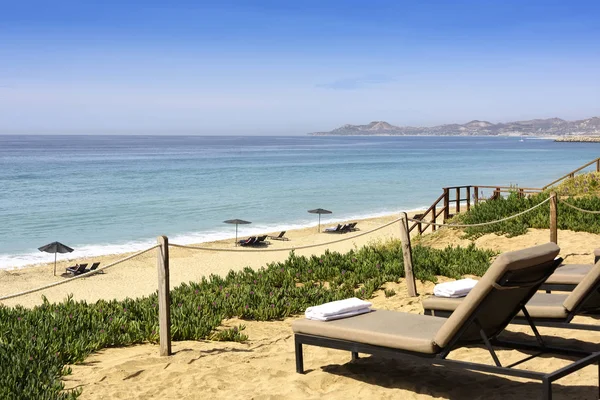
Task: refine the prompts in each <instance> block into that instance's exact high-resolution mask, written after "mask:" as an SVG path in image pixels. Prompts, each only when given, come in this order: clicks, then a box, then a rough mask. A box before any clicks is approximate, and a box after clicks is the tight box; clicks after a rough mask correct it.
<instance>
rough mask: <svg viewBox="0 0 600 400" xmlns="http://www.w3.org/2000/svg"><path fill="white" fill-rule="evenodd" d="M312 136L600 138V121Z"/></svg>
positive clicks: (354, 130)
mask: <svg viewBox="0 0 600 400" xmlns="http://www.w3.org/2000/svg"><path fill="white" fill-rule="evenodd" d="M309 135H312V136H328V135H341V136H351V135H390V136H402V135H432V136H433V135H437V136H444V135H447V136H450V135H452V136H454V135H461V136H471V135H478V136H486V135H487V136H513V135H523V136H567V135H577V136H595V135H598V136H600V118H598V117H592V118H588V119H582V120H579V121H565V120H563V119H560V118H549V119H532V120H530V121H516V122H506V123H498V124H493V123H491V122H488V121H477V120H474V121H471V122H467V123H466V124H446V125H438V126H432V127H416V126H394V125H391V124H388V123H387V122H384V121H373V122H371V123H370V124H367V125H344V126H341V127H339V128H337V129H334V130H332V131H330V132H315V133H309Z"/></svg>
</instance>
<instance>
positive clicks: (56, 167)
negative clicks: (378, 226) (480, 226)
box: [0, 136, 600, 268]
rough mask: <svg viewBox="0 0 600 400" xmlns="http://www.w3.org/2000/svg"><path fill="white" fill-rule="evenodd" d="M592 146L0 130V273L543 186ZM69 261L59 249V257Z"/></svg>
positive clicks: (584, 158)
mask: <svg viewBox="0 0 600 400" xmlns="http://www.w3.org/2000/svg"><path fill="white" fill-rule="evenodd" d="M598 156H600V145H599V144H594V143H555V142H553V141H549V140H535V139H524V140H523V141H521V140H520V139H519V138H515V137H510V138H505V137H503V138H483V137H309V136H306V137H299V136H279V137H206V136H190V137H167V136H164V137H156V136H125V137H124V136H76V137H74V136H0V188H1V191H0V238H1V239H0V268H9V267H16V266H22V265H25V264H31V263H37V262H47V261H51V260H52V255H49V254H46V253H40V252H38V251H37V247H39V246H41V245H43V244H46V243H49V242H52V241H55V240H58V241H61V242H63V243H65V244H67V245H69V246H71V247H74V248H75V249H76V251H75V252H74V253H71V254H70V255H68V256H67V257H70V258H76V257H82V256H93V255H100V254H107V253H117V252H125V251H132V250H136V249H142V248H146V247H148V246H149V245H151V244H154V243H155V240H156V239H155V238H156V236H158V235H163V234H165V235H168V236H169V238H170V240H171V241H172V242H177V243H198V242H203V241H210V240H216V239H223V238H227V237H233V235H234V234H235V227H234V226H231V225H227V224H224V223H223V221H224V220H226V219H232V218H241V219H245V220H248V221H252V224H251V225H244V226H240V228H239V229H240V230H239V234H240V236H243V235H249V234H254V233H261V232H268V231H269V232H270V231H277V230H280V229H281V230H283V229H293V228H299V227H305V226H309V225H316V223H317V216H316V215H313V214H308V213H307V210H309V209H312V208H318V207H322V208H326V209H329V210H332V211H333V214H331V215H324V216H323V219H322V221H321V223H322V224H325V225H327V224H328V223H333V222H335V221H338V220H347V219H356V218H361V217H370V216H376V215H383V214H390V213H397V212H399V211H406V210H414V209H422V208H426V207H428V206H429V205H431V203H432V202H433V201H434V200H435V199H436V198H437V197H438V196H439V195H440V194H441V188H442V187H444V186H454V185H468V184H474V185H510V184H519V185H520V186H522V187H524V186H534V187H536V186H542V185H544V184H547V183H549V182H551V181H553V180H554V179H556V178H558V177H559V176H561V175H563V174H565V173H567V172H569V171H570V170H572V169H574V168H577V167H579V166H580V165H582V164H584V163H586V162H588V161H590V160H592V159H594V158H596V157H598ZM59 257H63V258H66V257H65V256H59Z"/></svg>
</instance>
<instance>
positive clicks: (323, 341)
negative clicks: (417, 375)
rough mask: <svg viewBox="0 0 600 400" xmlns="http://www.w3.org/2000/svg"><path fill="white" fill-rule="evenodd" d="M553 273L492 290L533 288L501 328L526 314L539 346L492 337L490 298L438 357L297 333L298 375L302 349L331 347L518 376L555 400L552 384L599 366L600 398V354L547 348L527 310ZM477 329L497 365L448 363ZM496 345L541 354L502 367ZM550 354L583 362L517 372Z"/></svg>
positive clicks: (506, 280)
mask: <svg viewBox="0 0 600 400" xmlns="http://www.w3.org/2000/svg"><path fill="white" fill-rule="evenodd" d="M559 261H562V260H559ZM558 265H560V262H558V263H555V267H554V268H556V266H558ZM553 270H554V269H552V271H553ZM552 271H551V272H550V273H548V274H546V276H545V277H544V278H543V279H542V280H539V281H536V282H514V283H513V282H509V281H510V272H509V273H506V274H505V275H504V277H503V278H502V279H500V280H499V282H497V283H496V285H495V287H494V289H492V291H493V290H506V289H511V288H517V287H526V286H530V287H531V290H530V293H529V294H528V295H527V296H526V298H525V299H524V300H523V301H522V302H521V304H520V305H519V307H517V308H516V310H514V312H513V313H512V315H511V316H510V318H509V319H508V321H504V323H503V324H499V325H500V326H504V327H506V325H508V323H509V322H510V321H511V320H512V319H514V317H515V316H516V314H517V313H518V312H519V311H522V312H523V314H524V315H525V319H526V320H527V322H528V324H529V325H530V327H531V329H532V330H533V332H534V335H535V338H536V341H537V345H532V344H527V343H520V342H507V341H501V340H498V339H497V336H498V334H499V333H501V331H500V332H496V333H494V334H492V335H487V334H486V333H485V331H484V328H483V327H482V325H481V323H480V321H479V314H480V313H481V312H482V310H483V309H484V306H485V305H486V302H487V301H489V298H490V296H486V298H484V299H483V300H482V301H481V303H480V304H479V305H478V306H477V307H476V308H475V310H474V312H473V313H472V314H471V315H470V316H469V318H467V320H466V321H465V323H464V324H463V325H462V326H461V328H460V329H459V330H458V332H457V333H456V334H455V335H454V337H453V338H452V339H451V340H450V342H449V343H448V345H447V346H445V347H444V348H443V349H441V350H440V352H438V353H434V354H426V353H419V352H414V351H410V350H402V349H395V348H389V347H383V346H376V345H370V344H366V343H360V342H354V341H349V340H342V339H335V338H330V337H326V336H317V335H310V334H303V333H295V334H294V340H295V353H296V372H298V373H304V358H303V354H302V345H311V346H320V347H327V348H332V349H338V350H348V351H350V352H351V353H352V359H353V360H355V359H357V358H358V353H366V354H373V355H385V356H393V357H395V356H399V355H400V356H413V357H417V358H420V359H424V360H428V361H429V362H430V363H431V364H432V365H445V366H449V367H459V368H462V369H468V370H474V371H482V372H491V373H496V374H500V375H508V376H516V377H521V378H528V379H533V380H539V381H541V383H542V399H545V400H551V399H552V382H554V381H555V380H557V379H560V378H563V377H565V376H567V375H569V374H571V373H572V372H575V371H578V370H580V369H582V368H584V367H586V366H588V365H590V364H597V365H598V380H599V382H598V388H599V391H598V393H599V395H600V351H598V352H586V351H581V350H576V349H566V348H561V347H552V346H548V345H546V344H545V343H544V341H543V339H542V337H541V336H540V334H539V332H538V330H537V328H536V325H535V323H534V321H533V320H532V319H531V317H530V316H529V313H528V312H527V309H526V308H525V304H526V303H527V301H528V300H529V299H530V298H531V297H532V296H533V295H534V294H535V291H536V290H537V289H538V288H539V287H540V285H541V284H542V282H543V281H545V280H546V279H547V278H548V276H550V274H551V273H552ZM473 325H475V326H476V327H477V328H479V335H480V338H481V341H482V342H483V345H484V346H485V348H487V350H488V351H489V352H490V355H491V357H492V359H493V360H494V364H495V365H489V364H480V363H473V362H468V361H459V360H448V359H447V358H446V357H447V356H448V354H450V352H451V351H452V350H455V349H457V348H460V347H463V346H464V345H466V344H467V343H468V342H471V341H472V339H469V340H468V341H467V342H466V343H465V341H461V338H462V337H463V335H465V333H466V332H467V331H468V330H469V329H471V327H472V326H473ZM502 330H504V329H502ZM475 343H476V342H473V343H472V344H475ZM479 344H481V342H479ZM493 345H496V346H499V347H507V348H511V349H521V350H530V351H531V350H534V351H536V352H537V353H535V354H533V355H531V356H528V357H525V358H524V359H522V360H519V361H517V362H514V363H512V364H510V365H506V366H502V364H501V363H500V360H499V359H498V357H497V355H496V352H495V351H494V348H493ZM548 353H552V354H560V355H568V356H579V357H580V358H579V359H578V360H576V361H575V362H573V363H572V364H570V365H568V366H566V367H563V368H560V369H558V370H556V371H553V372H550V373H543V372H535V371H528V370H523V369H516V368H513V367H515V366H517V365H519V364H521V363H523V362H525V361H529V360H531V359H533V358H536V357H539V356H540V355H543V354H548Z"/></svg>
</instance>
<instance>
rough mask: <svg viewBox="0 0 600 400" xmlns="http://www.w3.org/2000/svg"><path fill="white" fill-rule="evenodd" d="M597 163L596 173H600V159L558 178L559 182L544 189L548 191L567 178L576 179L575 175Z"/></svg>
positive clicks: (552, 183)
mask: <svg viewBox="0 0 600 400" xmlns="http://www.w3.org/2000/svg"><path fill="white" fill-rule="evenodd" d="M594 163H596V172H600V157H598V158H596V159H595V160H592V161H590V162H589V163H587V164H585V165H584V166H582V167H579V168H577V169H574V170H573V171H571V172H569V173H568V174H566V175H564V176H561V177H560V178H558V179H557V180H555V181H554V182H551V183H549V184H547V185H546V186H544V187H543V188H542V189H544V190H546V189H548V188H549V187H550V186H552V185H554V184H556V183H558V182H560V181H562V180H563V179H567V178H574V177H575V173H577V172H579V171H581V170H583V169H586V168H587V167H589V166H590V165H592V164H594Z"/></svg>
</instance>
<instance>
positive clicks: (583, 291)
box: [563, 261, 600, 312]
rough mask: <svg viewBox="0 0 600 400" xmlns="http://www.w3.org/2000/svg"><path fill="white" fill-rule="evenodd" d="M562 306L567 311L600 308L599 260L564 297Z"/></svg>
mask: <svg viewBox="0 0 600 400" xmlns="http://www.w3.org/2000/svg"><path fill="white" fill-rule="evenodd" d="M563 307H564V308H566V309H567V310H568V311H569V312H575V311H576V312H581V311H587V310H593V309H596V310H597V309H598V308H600V261H598V262H597V263H596V264H594V265H593V266H592V269H590V272H588V273H587V274H586V275H585V276H584V277H583V279H582V280H581V282H579V284H578V285H577V286H575V289H573V291H572V292H571V294H570V295H569V296H568V297H567V298H566V299H565V301H564V303H563Z"/></svg>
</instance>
